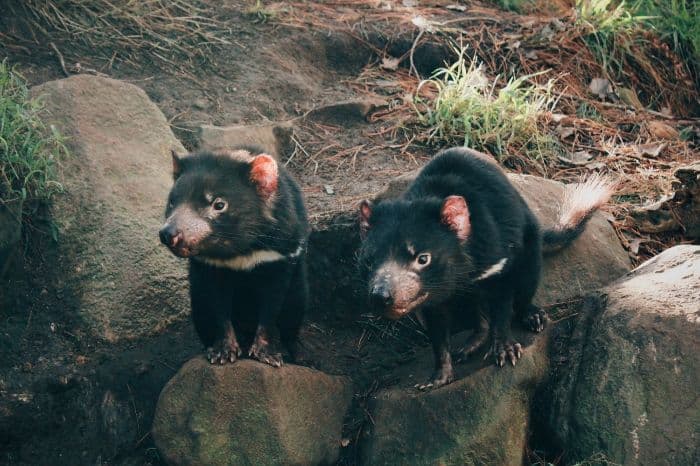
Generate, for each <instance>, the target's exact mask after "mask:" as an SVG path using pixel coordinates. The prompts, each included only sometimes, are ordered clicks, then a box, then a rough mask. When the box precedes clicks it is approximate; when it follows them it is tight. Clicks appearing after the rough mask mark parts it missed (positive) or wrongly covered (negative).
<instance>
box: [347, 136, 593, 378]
mask: <svg viewBox="0 0 700 466" xmlns="http://www.w3.org/2000/svg"><path fill="white" fill-rule="evenodd" d="M454 195H458V196H462V197H463V198H464V199H465V200H466V203H467V206H468V209H469V218H470V224H471V230H470V232H469V235H468V237H467V239H466V241H464V242H460V241H459V239H458V238H457V236H456V235H455V233H454V231H453V230H451V229H450V228H448V226H447V225H445V224H444V222H443V221H442V218H441V206H442V205H443V202H444V200H445V199H446V198H447V197H448V196H454ZM576 230H577V231H578V232H579V233H580V231H582V230H583V224H582V225H579V226H577V228H576ZM575 236H576V235H569V236H568V237H567V241H571V240H573V238H575ZM542 238H543V234H542V231H541V229H540V226H539V224H538V221H537V219H536V218H535V216H534V214H533V213H532V211H531V210H530V208H529V207H528V206H527V204H526V203H525V201H524V199H523V198H522V197H521V196H520V194H519V193H518V192H517V191H516V189H515V188H514V187H513V186H512V184H511V183H510V182H509V181H508V179H507V177H506V176H505V174H504V173H503V172H502V171H501V170H500V168H499V167H498V166H497V165H495V163H493V162H492V161H489V160H488V159H486V158H485V156H484V155H483V154H479V153H476V152H474V151H471V150H469V149H465V148H455V149H449V150H445V151H443V152H441V153H440V154H438V155H437V156H436V157H435V158H434V159H433V160H432V161H431V162H430V163H429V164H428V165H426V166H425V167H424V169H423V170H422V171H421V172H420V174H419V175H418V177H417V178H416V180H415V181H414V182H413V183H412V184H411V185H410V186H409V188H408V189H407V190H406V191H405V192H404V193H403V194H402V195H401V196H400V197H399V198H398V199H396V200H387V201H382V202H380V203H379V204H378V205H376V206H374V207H372V208H371V216H370V217H369V220H368V221H367V233H366V239H365V241H364V242H363V245H362V249H361V252H360V265H361V268H362V270H363V271H364V273H365V276H366V277H367V279H368V280H369V281H370V282H372V277H373V276H374V275H373V274H374V273H375V272H376V271H377V270H378V269H380V268H381V267H382V264H386V263H387V260H391V261H392V263H399V264H400V266H401V267H405V268H408V269H410V270H411V271H412V273H414V272H416V270H417V269H416V267H417V266H416V265H415V264H416V262H415V261H416V260H417V256H418V255H420V254H421V253H423V252H428V253H430V254H431V257H432V260H431V262H430V264H429V265H428V266H426V267H425V268H422V269H421V268H420V267H418V269H419V270H418V271H417V275H416V276H417V277H418V278H417V280H418V281H419V283H420V286H421V287H422V291H425V292H428V293H429V295H428V298H427V299H426V300H425V301H422V302H421V303H420V304H419V305H418V306H416V309H420V310H421V311H422V312H423V316H424V318H425V323H426V326H427V331H428V335H429V337H430V340H431V342H432V345H433V349H434V353H435V374H434V375H433V378H432V380H431V382H430V383H428V384H426V385H423V386H421V388H430V387H436V386H441V385H444V384H446V383H449V382H451V381H452V379H453V377H454V375H453V368H452V354H451V353H450V345H449V338H450V330H451V328H452V327H453V324H457V323H459V324H461V325H460V326H461V327H464V326H467V327H471V328H474V329H475V335H474V336H473V338H472V339H471V340H470V341H469V342H468V343H467V345H466V346H465V348H463V350H461V351H460V352H458V353H457V357H458V358H459V359H461V358H463V357H466V356H467V355H468V354H469V353H471V352H473V351H475V350H476V349H478V348H479V346H481V344H482V343H483V342H485V340H486V335H485V333H486V332H489V337H490V341H491V347H490V350H491V352H492V353H493V354H494V356H495V358H496V362H497V364H498V365H499V366H500V365H503V364H504V363H505V362H511V363H512V364H515V361H516V360H517V359H518V358H519V357H520V353H521V347H520V345H519V344H518V343H517V342H515V341H514V340H513V339H512V336H511V329H510V325H511V319H512V317H513V313H515V314H516V315H517V316H518V317H519V318H520V319H521V320H523V321H524V322H526V323H527V324H528V325H529V326H530V327H531V329H532V330H535V331H540V330H541V329H542V327H543V322H544V314H543V313H542V311H540V309H538V308H537V307H536V306H535V305H534V304H533V303H532V299H533V296H534V294H535V292H536V290H537V286H538V283H539V279H540V269H541V264H542V241H543V240H542ZM407 244H409V245H410V246H411V247H412V249H413V250H414V254H411V252H409V250H408V248H407V246H406V245H407ZM503 259H506V262H505V266H504V267H503V269H502V270H501V271H500V272H499V273H496V274H494V275H492V276H489V277H487V278H483V279H480V277H481V276H482V275H483V274H484V273H485V271H487V270H489V268H491V267H493V266H494V265H495V264H498V263H499V262H500V261H502V260H503ZM375 283H376V279H375ZM375 286H376V285H375ZM396 286H401V284H399V285H396ZM395 291H396V290H394V292H395ZM373 292H374V290H373V289H372V290H370V293H373Z"/></svg>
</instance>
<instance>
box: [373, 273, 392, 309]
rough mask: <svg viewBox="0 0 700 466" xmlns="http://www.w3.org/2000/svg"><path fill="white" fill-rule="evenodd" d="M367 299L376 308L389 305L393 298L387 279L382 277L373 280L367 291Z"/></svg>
mask: <svg viewBox="0 0 700 466" xmlns="http://www.w3.org/2000/svg"><path fill="white" fill-rule="evenodd" d="M369 299H370V301H371V303H372V305H373V306H374V307H375V308H378V309H384V308H386V307H389V306H391V305H392V303H393V302H394V298H393V296H392V295H391V285H390V284H389V280H387V279H386V278H384V277H382V278H379V279H378V280H375V281H374V283H373V285H372V287H371V289H370V292H369Z"/></svg>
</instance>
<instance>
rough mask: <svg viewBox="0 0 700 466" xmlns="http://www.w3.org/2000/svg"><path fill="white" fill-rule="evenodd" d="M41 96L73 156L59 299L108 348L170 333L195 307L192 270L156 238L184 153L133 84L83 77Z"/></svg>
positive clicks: (64, 204) (58, 205)
mask: <svg viewBox="0 0 700 466" xmlns="http://www.w3.org/2000/svg"><path fill="white" fill-rule="evenodd" d="M32 94H34V95H42V96H43V100H44V102H45V104H46V112H45V114H44V119H45V121H46V123H47V124H52V125H55V126H56V127H57V128H58V129H59V130H60V132H61V133H62V134H63V135H65V136H66V137H67V145H68V147H69V149H70V152H71V156H70V157H68V158H67V159H66V160H65V161H64V163H63V164H62V166H61V173H60V175H61V178H62V183H63V185H64V187H65V190H66V193H65V194H63V195H61V196H57V197H56V200H55V202H54V206H53V209H52V215H53V220H54V221H55V223H56V225H57V226H58V228H59V241H58V246H57V250H56V251H54V252H55V254H50V255H53V257H52V258H51V260H54V261H55V266H54V267H51V268H50V269H53V270H56V271H57V272H56V276H55V277H54V279H53V282H54V283H53V284H52V286H53V289H55V290H56V291H57V292H58V293H60V294H61V295H62V296H63V300H64V303H65V306H66V308H67V309H68V310H69V311H71V312H75V313H77V314H78V315H79V316H80V318H81V319H82V320H83V321H84V322H85V325H86V326H87V327H88V328H89V330H90V331H91V333H93V334H94V335H95V336H97V337H99V338H102V339H105V340H107V341H111V342H114V341H118V340H121V339H125V338H134V337H138V336H142V335H148V334H151V333H153V332H155V331H157V330H159V329H162V328H163V327H164V326H165V325H167V324H168V323H169V322H171V321H173V320H174V319H176V318H178V317H181V316H182V315H183V314H185V313H186V312H187V309H188V307H189V306H188V299H187V286H186V280H185V277H186V275H185V270H186V267H185V266H184V264H182V263H179V262H178V261H177V260H176V259H175V258H174V257H173V256H172V255H171V254H170V253H169V252H168V251H167V250H166V249H165V248H163V247H161V246H160V244H159V242H158V236H157V234H158V229H159V227H160V225H161V223H162V215H163V206H164V205H165V199H166V197H167V193H168V191H169V189H170V186H171V184H172V180H171V174H170V173H171V165H170V150H171V149H175V150H178V151H181V152H182V151H184V149H183V148H182V146H181V145H180V143H179V142H178V141H177V139H176V138H175V137H174V136H173V134H172V132H171V131H170V127H169V126H168V123H167V121H166V120H165V117H164V116H163V114H162V113H161V112H160V110H159V109H158V108H157V107H156V106H155V104H153V103H152V102H151V101H150V100H149V98H148V97H147V96H146V93H145V92H143V91H142V90H141V89H139V88H138V87H136V86H134V85H132V84H128V83H124V82H120V81H116V80H112V79H107V78H101V77H95V76H86V75H80V76H74V77H71V78H68V79H61V80H58V81H51V82H47V83H45V84H42V85H41V86H37V87H34V88H33V89H32ZM49 291H50V292H51V290H49Z"/></svg>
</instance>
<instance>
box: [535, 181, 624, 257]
mask: <svg viewBox="0 0 700 466" xmlns="http://www.w3.org/2000/svg"><path fill="white" fill-rule="evenodd" d="M614 192H615V183H614V182H613V181H612V180H610V179H609V178H606V177H604V176H600V175H593V176H590V177H588V178H587V179H586V180H585V181H583V182H581V183H577V184H572V185H569V186H567V189H566V194H565V195H564V201H563V203H562V206H561V210H560V214H559V220H557V223H556V224H555V225H554V227H552V228H548V229H546V230H544V231H543V232H542V239H543V249H544V252H545V253H551V252H555V251H557V250H559V249H561V248H563V247H566V246H568V245H569V244H571V243H572V242H573V241H574V240H575V239H576V238H578V237H579V236H580V235H581V233H583V230H584V228H586V223H587V222H588V220H589V219H590V218H591V216H592V215H593V212H595V211H596V210H597V209H598V208H599V207H600V206H602V205H603V204H605V203H606V202H607V201H608V199H610V196H612V194H613V193H614Z"/></svg>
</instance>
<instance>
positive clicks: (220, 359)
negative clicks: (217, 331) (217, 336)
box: [207, 339, 241, 364]
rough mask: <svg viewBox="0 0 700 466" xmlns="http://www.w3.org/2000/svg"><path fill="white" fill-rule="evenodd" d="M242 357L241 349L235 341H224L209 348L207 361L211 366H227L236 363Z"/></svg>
mask: <svg viewBox="0 0 700 466" xmlns="http://www.w3.org/2000/svg"><path fill="white" fill-rule="evenodd" d="M240 355H241V347H240V346H238V343H236V342H235V341H234V342H232V341H229V340H227V339H222V340H219V341H217V342H216V343H214V344H213V345H212V346H210V347H209V348H207V360H208V361H209V362H210V363H211V364H226V363H227V362H236V359H238V357H239V356H240Z"/></svg>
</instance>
